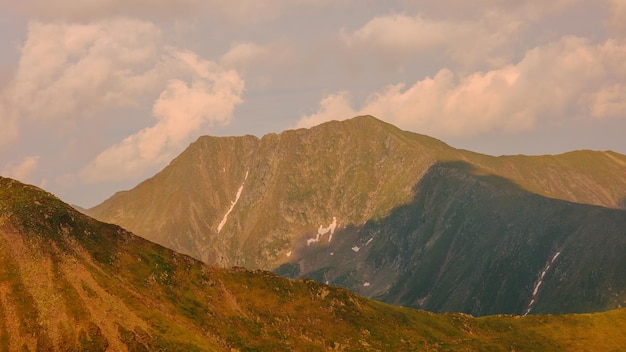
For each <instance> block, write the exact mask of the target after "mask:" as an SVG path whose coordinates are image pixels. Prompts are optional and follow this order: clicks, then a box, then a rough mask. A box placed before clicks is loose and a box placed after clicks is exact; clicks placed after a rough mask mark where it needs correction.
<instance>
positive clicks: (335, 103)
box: [297, 91, 358, 128]
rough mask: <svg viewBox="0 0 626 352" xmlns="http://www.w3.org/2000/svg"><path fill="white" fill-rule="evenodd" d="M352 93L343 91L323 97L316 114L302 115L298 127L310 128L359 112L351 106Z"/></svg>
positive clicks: (346, 117) (343, 118) (352, 115)
mask: <svg viewBox="0 0 626 352" xmlns="http://www.w3.org/2000/svg"><path fill="white" fill-rule="evenodd" d="M351 105H352V104H351V99H350V93H348V92H347V91H341V92H338V93H335V94H331V95H329V96H327V97H325V98H323V99H322V100H321V101H320V103H319V109H318V110H317V112H315V113H314V114H311V115H309V116H304V117H302V118H301V119H300V120H299V121H298V124H297V127H298V128H308V127H312V126H316V125H319V124H321V123H323V122H326V121H332V120H345V119H348V118H351V117H354V116H356V115H357V114H358V113H357V112H356V111H355V110H354V109H353V108H352V106H351Z"/></svg>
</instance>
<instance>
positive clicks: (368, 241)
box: [365, 237, 374, 246]
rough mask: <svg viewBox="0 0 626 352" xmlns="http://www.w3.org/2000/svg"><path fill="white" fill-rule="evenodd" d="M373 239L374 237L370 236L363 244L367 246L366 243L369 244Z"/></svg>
mask: <svg viewBox="0 0 626 352" xmlns="http://www.w3.org/2000/svg"><path fill="white" fill-rule="evenodd" d="M373 239H374V237H372V238H370V239H369V240H367V242H365V245H366V246H367V245H368V244H370V242H372V240H373Z"/></svg>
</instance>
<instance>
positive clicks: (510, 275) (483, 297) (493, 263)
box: [277, 162, 626, 315]
mask: <svg viewBox="0 0 626 352" xmlns="http://www.w3.org/2000/svg"><path fill="white" fill-rule="evenodd" d="M414 193H415V198H414V199H413V200H412V201H411V202H410V203H408V204H405V205H402V206H400V207H398V208H395V209H394V210H392V211H391V213H390V214H389V215H388V216H386V217H383V218H381V219H378V220H372V221H368V222H367V223H365V224H364V225H362V226H352V227H347V228H345V229H340V230H338V231H337V232H335V234H334V235H333V239H332V241H331V242H327V241H326V240H327V239H325V241H324V242H327V243H322V244H315V245H313V244H311V245H310V246H307V245H306V244H303V245H301V246H300V248H298V250H297V251H295V253H296V255H295V257H296V258H300V259H298V261H297V262H296V261H294V262H290V263H287V264H284V265H283V266H281V267H280V268H279V269H278V270H277V272H279V273H280V274H282V275H285V276H291V277H300V276H306V277H312V278H314V279H316V280H319V281H323V282H329V283H332V284H335V285H341V286H344V287H347V288H350V289H351V290H353V291H355V292H358V293H360V294H363V295H366V296H369V297H375V298H377V299H380V300H382V301H385V302H388V303H393V304H399V305H405V306H413V307H418V308H422V309H427V310H431V311H464V312H467V313H470V314H474V315H486V314H498V313H503V312H506V313H514V314H524V313H530V312H532V313H555V312H590V311H598V310H606V309H611V308H617V307H621V306H626V211H624V210H618V209H607V208H603V207H598V206H589V205H582V204H576V203H570V202H565V201H560V200H554V199H549V198H545V197H542V196H538V195H535V194H532V193H529V192H527V191H525V190H523V189H520V188H519V187H518V186H517V185H515V184H513V183H511V182H510V181H508V180H506V179H503V178H500V177H497V176H493V175H484V174H482V173H481V172H480V171H479V170H476V169H474V168H472V167H471V166H470V165H468V164H465V163H461V162H454V163H440V164H435V165H433V167H431V168H430V170H429V172H428V173H427V174H426V175H425V176H424V177H423V178H422V180H421V181H420V183H419V184H418V185H416V187H415V191H414Z"/></svg>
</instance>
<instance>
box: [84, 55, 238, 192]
mask: <svg viewBox="0 0 626 352" xmlns="http://www.w3.org/2000/svg"><path fill="white" fill-rule="evenodd" d="M172 56H173V57H174V58H176V59H178V60H180V62H182V63H184V64H185V65H186V66H187V68H188V70H189V72H190V73H191V74H192V76H193V79H192V80H191V83H187V82H185V81H183V80H181V79H172V80H170V81H169V83H168V85H167V88H166V89H165V90H164V91H163V92H162V93H161V94H160V96H159V98H158V99H157V100H156V102H155V103H154V105H153V115H154V117H155V118H156V123H155V124H154V125H153V126H151V127H148V128H145V129H143V130H141V131H139V132H137V133H135V134H133V135H131V136H129V137H127V138H126V139H124V140H123V141H122V142H120V143H119V144H117V145H114V146H112V147H111V148H109V149H107V150H105V151H103V152H102V153H101V154H99V155H98V156H97V157H96V158H95V160H93V161H92V162H91V163H90V164H89V165H87V167H86V168H85V169H84V170H83V171H82V173H81V177H82V179H83V180H84V181H85V182H88V183H98V182H105V181H118V180H125V179H132V178H135V177H139V176H142V175H143V173H145V172H146V171H148V170H151V169H152V168H155V167H159V166H162V165H163V164H165V163H166V162H168V161H170V160H171V159H172V158H173V157H174V156H175V155H176V154H177V153H179V152H180V151H181V150H182V148H184V147H185V145H186V144H187V143H189V142H190V141H191V139H192V138H194V137H197V136H198V135H199V134H200V133H201V132H202V131H205V130H206V127H207V126H210V125H212V124H215V123H221V124H223V123H227V122H228V121H230V119H231V118H232V114H233V110H234V108H235V106H236V105H238V104H240V103H241V102H242V99H241V94H242V93H243V88H244V82H243V80H242V79H241V78H240V76H239V75H238V74H237V72H236V71H233V70H224V69H222V68H221V67H220V66H219V65H217V64H216V63H214V62H211V61H207V60H203V59H201V58H199V57H198V56H197V55H195V54H194V53H191V52H181V51H173V52H172Z"/></svg>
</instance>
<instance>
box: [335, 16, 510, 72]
mask: <svg viewBox="0 0 626 352" xmlns="http://www.w3.org/2000/svg"><path fill="white" fill-rule="evenodd" d="M520 26H521V21H520V20H519V19H516V18H513V17H512V16H510V15H507V14H504V13H499V12H487V13H486V14H484V15H483V16H482V17H481V18H480V19H478V20H465V21H458V20H454V21H452V20H440V19H431V18H426V17H423V16H422V15H415V16H408V15H406V14H393V15H384V16H378V17H375V18H373V19H372V20H370V21H369V22H367V23H366V24H365V25H363V26H362V27H361V28H359V29H357V30H355V31H353V32H346V31H345V30H344V31H343V32H342V34H341V36H342V39H343V41H344V43H345V45H347V46H348V47H349V48H350V49H353V50H357V51H366V52H368V53H370V54H373V55H376V56H378V57H379V58H380V59H381V60H382V61H383V62H386V63H389V64H396V65H398V64H399V65H402V64H404V63H405V62H404V61H405V60H407V58H408V57H411V55H419V54H424V53H427V52H429V53H430V52H440V53H442V55H444V56H445V57H447V58H450V59H453V60H455V61H456V62H460V63H463V64H473V63H475V62H478V61H481V60H483V61H484V60H485V58H489V57H491V59H489V60H488V61H492V62H494V63H497V62H499V61H501V60H502V59H501V58H499V57H496V56H497V55H496V50H497V49H498V48H500V47H501V46H503V45H504V44H506V43H507V42H508V41H509V40H510V38H511V35H512V34H513V33H515V32H516V31H518V30H519V28H520Z"/></svg>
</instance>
